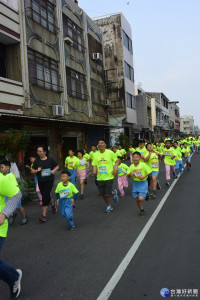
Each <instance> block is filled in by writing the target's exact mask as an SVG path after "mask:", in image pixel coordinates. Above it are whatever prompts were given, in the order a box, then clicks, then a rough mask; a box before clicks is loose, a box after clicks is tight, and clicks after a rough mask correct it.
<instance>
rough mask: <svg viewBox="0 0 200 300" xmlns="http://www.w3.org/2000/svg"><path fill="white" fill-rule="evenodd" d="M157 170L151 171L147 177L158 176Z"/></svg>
mask: <svg viewBox="0 0 200 300" xmlns="http://www.w3.org/2000/svg"><path fill="white" fill-rule="evenodd" d="M158 173H159V171H152V172H151V174H149V177H152V176H155V177H158Z"/></svg>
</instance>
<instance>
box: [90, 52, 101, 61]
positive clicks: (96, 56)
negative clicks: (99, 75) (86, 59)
mask: <svg viewBox="0 0 200 300" xmlns="http://www.w3.org/2000/svg"><path fill="white" fill-rule="evenodd" d="M92 57H93V59H94V60H102V54H101V53H93V56H92Z"/></svg>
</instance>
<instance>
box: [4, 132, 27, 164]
mask: <svg viewBox="0 0 200 300" xmlns="http://www.w3.org/2000/svg"><path fill="white" fill-rule="evenodd" d="M29 145H30V135H29V133H28V132H26V131H22V130H16V129H9V130H6V131H5V132H4V133H0V155H4V156H6V155H7V154H11V155H12V160H13V161H15V160H16V157H17V153H18V152H19V151H20V150H26V149H27V148H28V146H29Z"/></svg>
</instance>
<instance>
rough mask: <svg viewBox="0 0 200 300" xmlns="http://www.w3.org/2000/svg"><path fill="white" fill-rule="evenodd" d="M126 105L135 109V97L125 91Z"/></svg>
mask: <svg viewBox="0 0 200 300" xmlns="http://www.w3.org/2000/svg"><path fill="white" fill-rule="evenodd" d="M126 107H128V108H132V109H135V98H134V96H133V95H131V94H129V93H127V92H126Z"/></svg>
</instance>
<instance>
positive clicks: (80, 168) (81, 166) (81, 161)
mask: <svg viewBox="0 0 200 300" xmlns="http://www.w3.org/2000/svg"><path fill="white" fill-rule="evenodd" d="M77 157H78V159H77V161H76V164H75V167H76V169H77V177H78V179H79V181H80V186H81V194H80V199H83V198H84V196H83V192H84V182H85V179H86V166H87V160H86V159H85V158H83V152H82V151H81V150H79V151H78V152H77Z"/></svg>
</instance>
